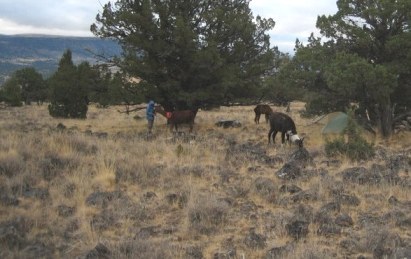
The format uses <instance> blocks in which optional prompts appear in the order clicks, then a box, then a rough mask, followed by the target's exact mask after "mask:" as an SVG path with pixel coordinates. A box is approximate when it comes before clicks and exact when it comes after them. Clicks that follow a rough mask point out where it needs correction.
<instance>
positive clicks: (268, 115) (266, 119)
mask: <svg viewBox="0 0 411 259" xmlns="http://www.w3.org/2000/svg"><path fill="white" fill-rule="evenodd" d="M269 120H270V114H268V113H266V114H265V122H266V123H268V121H269Z"/></svg>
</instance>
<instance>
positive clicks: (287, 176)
mask: <svg viewBox="0 0 411 259" xmlns="http://www.w3.org/2000/svg"><path fill="white" fill-rule="evenodd" d="M276 175H277V176H278V178H280V179H283V180H293V179H297V178H298V177H300V176H301V169H300V167H298V166H297V165H296V164H295V163H285V164H284V166H283V167H282V168H281V169H280V170H278V171H277V172H276Z"/></svg>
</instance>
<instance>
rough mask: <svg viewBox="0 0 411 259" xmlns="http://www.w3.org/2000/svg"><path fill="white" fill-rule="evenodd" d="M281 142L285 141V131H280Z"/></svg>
mask: <svg viewBox="0 0 411 259" xmlns="http://www.w3.org/2000/svg"><path fill="white" fill-rule="evenodd" d="M281 143H282V144H284V143H285V132H281Z"/></svg>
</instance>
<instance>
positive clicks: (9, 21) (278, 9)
mask: <svg viewBox="0 0 411 259" xmlns="http://www.w3.org/2000/svg"><path fill="white" fill-rule="evenodd" d="M108 2H109V0H36V1H34V0H0V33H2V34H21V33H40V34H54V35H67V36H93V35H92V33H91V32H90V25H91V24H93V23H94V22H95V17H96V15H97V14H98V13H99V12H101V11H102V9H103V7H102V6H103V5H104V4H106V3H108ZM111 2H115V0H111ZM250 8H251V9H252V11H253V14H254V16H257V15H260V16H261V17H263V18H273V19H274V21H275V22H276V25H275V28H274V29H273V30H272V31H270V32H269V34H270V36H271V43H272V45H274V46H278V47H279V49H280V51H284V52H290V53H291V52H293V48H294V42H295V40H296V38H298V39H299V40H300V41H301V42H305V41H306V39H307V38H308V37H309V36H310V34H311V32H314V33H317V32H318V31H317V29H316V28H315V23H316V20H317V16H318V15H323V14H326V15H328V14H334V13H335V12H336V11H337V7H336V0H252V1H250Z"/></svg>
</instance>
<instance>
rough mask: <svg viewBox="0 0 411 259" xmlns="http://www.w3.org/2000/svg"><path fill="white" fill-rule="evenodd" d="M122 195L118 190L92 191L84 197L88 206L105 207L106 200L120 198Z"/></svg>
mask: <svg viewBox="0 0 411 259" xmlns="http://www.w3.org/2000/svg"><path fill="white" fill-rule="evenodd" d="M121 197H123V193H122V192H120V191H114V192H94V193H92V194H90V195H89V196H88V197H87V199H86V204H87V205H89V206H100V207H103V208H104V207H106V206H107V204H108V202H110V201H112V200H115V199H120V198H121Z"/></svg>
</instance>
